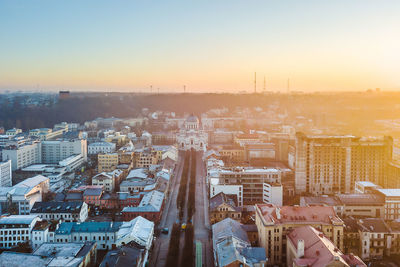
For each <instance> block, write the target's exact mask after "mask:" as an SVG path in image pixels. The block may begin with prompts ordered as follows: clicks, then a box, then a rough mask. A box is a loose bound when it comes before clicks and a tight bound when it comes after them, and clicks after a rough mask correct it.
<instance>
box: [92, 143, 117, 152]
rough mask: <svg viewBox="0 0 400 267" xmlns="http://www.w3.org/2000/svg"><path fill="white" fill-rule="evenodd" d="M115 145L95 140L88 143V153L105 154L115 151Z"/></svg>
mask: <svg viewBox="0 0 400 267" xmlns="http://www.w3.org/2000/svg"><path fill="white" fill-rule="evenodd" d="M115 148H116V145H115V144H114V143H109V142H96V143H91V144H89V145H88V155H97V154H107V153H112V152H114V151H115Z"/></svg>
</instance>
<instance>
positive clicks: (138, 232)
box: [54, 216, 154, 260]
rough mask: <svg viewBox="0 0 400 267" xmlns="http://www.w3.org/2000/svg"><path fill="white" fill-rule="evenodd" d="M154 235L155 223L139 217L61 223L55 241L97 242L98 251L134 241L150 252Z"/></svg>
mask: <svg viewBox="0 0 400 267" xmlns="http://www.w3.org/2000/svg"><path fill="white" fill-rule="evenodd" d="M153 233H154V223H153V222H151V221H149V220H146V219H145V218H143V217H140V216H139V217H136V218H135V219H133V220H131V221H129V222H83V223H77V222H69V223H68V222H65V223H61V224H60V226H59V228H58V229H57V230H56V231H55V240H54V241H55V242H57V243H68V242H86V241H96V242H97V249H98V250H106V249H112V248H114V247H115V246H116V247H119V246H122V245H125V244H128V243H129V242H132V241H133V242H135V243H137V244H138V245H140V246H142V247H144V248H145V249H146V250H149V249H150V247H151V244H152V241H153ZM146 260H147V258H146Z"/></svg>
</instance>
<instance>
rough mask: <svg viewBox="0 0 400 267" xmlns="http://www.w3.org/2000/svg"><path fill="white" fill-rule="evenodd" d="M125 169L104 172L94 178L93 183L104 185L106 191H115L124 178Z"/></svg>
mask: <svg viewBox="0 0 400 267" xmlns="http://www.w3.org/2000/svg"><path fill="white" fill-rule="evenodd" d="M122 173H123V171H121V170H118V169H115V170H114V171H112V172H102V173H99V174H96V175H95V176H93V178H92V185H98V186H103V189H104V191H106V192H109V193H111V192H114V191H115V189H116V188H117V187H118V186H119V183H120V181H121V179H122Z"/></svg>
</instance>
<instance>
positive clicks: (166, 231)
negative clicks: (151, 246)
mask: <svg viewBox="0 0 400 267" xmlns="http://www.w3.org/2000/svg"><path fill="white" fill-rule="evenodd" d="M161 233H163V234H168V233H169V229H168V228H163V229H161Z"/></svg>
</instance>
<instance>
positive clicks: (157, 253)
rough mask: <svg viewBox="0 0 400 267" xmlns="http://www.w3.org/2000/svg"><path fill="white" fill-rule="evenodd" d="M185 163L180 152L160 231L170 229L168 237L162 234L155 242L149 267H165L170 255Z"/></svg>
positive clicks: (159, 227)
mask: <svg viewBox="0 0 400 267" xmlns="http://www.w3.org/2000/svg"><path fill="white" fill-rule="evenodd" d="M183 161H184V152H179V159H178V163H177V165H176V167H175V173H174V177H173V179H172V181H171V187H170V197H169V199H168V200H167V203H166V205H165V208H164V211H163V215H162V218H161V222H160V224H159V226H158V229H162V228H169V233H168V235H166V234H160V235H159V236H158V237H157V239H156V240H155V242H154V245H153V250H152V252H151V257H150V263H149V266H150V267H152V266H154V267H156V266H164V265H165V261H166V259H167V255H168V245H169V240H170V236H171V229H172V225H173V224H174V223H175V222H176V220H177V219H178V209H177V206H176V198H177V196H178V191H179V185H180V180H181V175H182V169H183Z"/></svg>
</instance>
